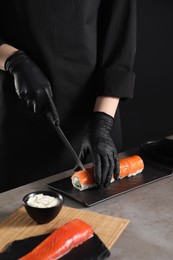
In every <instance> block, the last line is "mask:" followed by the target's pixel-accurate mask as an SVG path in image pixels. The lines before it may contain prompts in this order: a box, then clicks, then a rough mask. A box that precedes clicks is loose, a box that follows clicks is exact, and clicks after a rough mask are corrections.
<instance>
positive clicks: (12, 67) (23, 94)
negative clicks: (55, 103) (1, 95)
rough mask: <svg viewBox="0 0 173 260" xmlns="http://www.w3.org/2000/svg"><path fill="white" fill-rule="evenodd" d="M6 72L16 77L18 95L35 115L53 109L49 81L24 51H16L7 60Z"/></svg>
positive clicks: (15, 83)
mask: <svg viewBox="0 0 173 260" xmlns="http://www.w3.org/2000/svg"><path fill="white" fill-rule="evenodd" d="M4 67H5V70H6V71H8V72H10V73H11V74H12V75H13V76H14V85H15V90H16V93H17V95H18V96H19V98H20V99H22V100H23V101H24V102H25V103H26V105H27V107H29V108H30V109H31V110H32V111H33V112H34V113H40V112H42V111H45V109H46V110H49V111H50V112H53V113H54V108H53V107H52V104H51V100H52V90H51V86H50V83H49V81H48V79H47V78H46V77H45V75H44V74H43V72H42V71H41V70H40V69H39V67H38V66H37V65H36V64H35V63H34V62H33V61H32V60H31V59H30V58H29V57H28V56H27V55H26V54H25V52H23V51H16V52H15V53H14V54H13V55H11V56H10V57H9V58H7V60H6V62H5V66H4Z"/></svg>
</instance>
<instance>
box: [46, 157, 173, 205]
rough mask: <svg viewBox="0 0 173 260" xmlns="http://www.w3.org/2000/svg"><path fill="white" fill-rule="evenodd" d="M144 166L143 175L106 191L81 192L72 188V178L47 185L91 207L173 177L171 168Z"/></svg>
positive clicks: (127, 178) (116, 184) (89, 190)
mask: <svg viewBox="0 0 173 260" xmlns="http://www.w3.org/2000/svg"><path fill="white" fill-rule="evenodd" d="M144 164H145V168H144V170H143V171H142V173H139V174H137V175H136V176H132V177H126V178H124V179H122V180H118V181H115V182H113V183H111V184H110V185H109V186H108V187H107V188H105V189H98V188H92V189H88V190H84V191H79V190H77V189H76V188H74V187H73V186H72V183H71V178H70V177H67V178H64V179H61V180H59V181H55V182H52V183H48V184H46V185H47V186H48V187H50V188H52V189H55V190H57V191H58V192H60V193H62V194H63V195H65V196H68V197H70V198H71V199H73V200H75V201H77V202H79V203H81V204H82V205H85V206H87V207H90V206H93V205H94V204H96V203H100V202H102V201H104V200H107V199H110V198H112V197H115V196H118V195H120V194H122V193H125V192H128V191H131V190H134V189H136V188H140V187H142V186H144V185H146V184H149V183H152V182H154V181H158V180H160V179H163V178H166V177H169V176H171V175H172V169H171V168H165V167H160V166H157V165H154V164H152V163H150V162H147V161H145V162H144Z"/></svg>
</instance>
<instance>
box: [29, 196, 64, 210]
mask: <svg viewBox="0 0 173 260" xmlns="http://www.w3.org/2000/svg"><path fill="white" fill-rule="evenodd" d="M59 203H60V201H59V200H58V199H57V198H54V197H52V196H49V195H43V194H42V193H40V194H37V195H33V196H32V197H30V198H29V199H28V200H27V204H28V205H29V206H31V207H35V208H51V207H54V206H56V205H57V204H59Z"/></svg>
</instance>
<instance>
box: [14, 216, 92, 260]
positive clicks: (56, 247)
mask: <svg viewBox="0 0 173 260" xmlns="http://www.w3.org/2000/svg"><path fill="white" fill-rule="evenodd" d="M92 236H93V230H92V227H91V226H90V225H88V224H87V223H86V222H84V221H82V220H80V219H73V220H72V221H70V222H68V223H66V224H65V225H63V226H62V227H60V228H58V229H57V230H56V231H54V232H53V233H52V234H51V235H49V236H48V237H47V238H46V239H45V240H44V241H43V242H41V243H40V244H39V245H38V246H37V247H35V248H34V249H33V250H32V251H31V252H29V253H28V254H26V255H25V256H23V257H21V258H20V259H19V260H54V259H59V258H61V257H62V256H63V255H65V254H67V253H68V252H69V251H70V250H71V249H73V248H74V247H76V246H78V245H80V244H82V243H83V242H85V241H86V240H88V239H89V238H90V237H92Z"/></svg>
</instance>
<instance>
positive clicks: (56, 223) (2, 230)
mask: <svg viewBox="0 0 173 260" xmlns="http://www.w3.org/2000/svg"><path fill="white" fill-rule="evenodd" d="M74 218H80V219H82V220H84V221H86V222H87V223H88V224H90V225H92V227H93V229H94V232H95V233H96V234H97V235H98V236H99V238H100V239H101V240H102V241H103V243H104V244H105V245H106V246H107V248H108V249H110V248H111V247H112V245H113V244H114V243H115V242H116V240H117V239H118V238H119V236H120V235H121V233H122V232H123V230H124V229H125V228H126V226H127V225H128V223H129V221H128V220H127V219H122V218H116V217H112V216H108V215H103V214H99V213H95V212H89V211H86V210H80V209H75V208H70V207H66V206H63V208H62V210H61V212H60V213H59V215H58V216H57V217H56V218H55V219H54V220H52V221H51V222H50V223H48V224H44V225H38V224H36V223H35V222H34V221H33V220H32V219H31V218H30V217H29V216H28V214H27V213H26V211H25V208H24V207H21V208H20V209H19V210H18V211H16V212H15V213H14V214H12V215H11V216H10V217H9V218H8V219H6V220H5V221H4V222H3V223H2V224H0V252H2V251H3V250H4V249H5V248H6V247H7V246H8V244H9V243H11V242H12V241H14V240H20V239H24V238H27V237H31V236H37V235H41V234H46V233H50V232H53V231H54V230H55V229H57V228H58V227H60V226H62V225H63V224H65V223H66V222H68V221H70V220H72V219H74Z"/></svg>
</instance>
